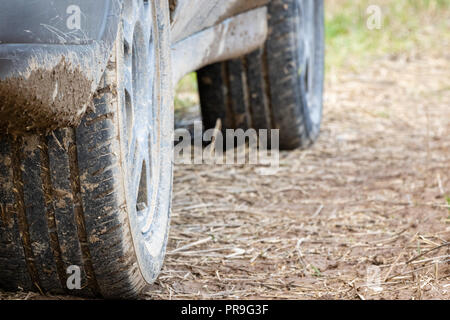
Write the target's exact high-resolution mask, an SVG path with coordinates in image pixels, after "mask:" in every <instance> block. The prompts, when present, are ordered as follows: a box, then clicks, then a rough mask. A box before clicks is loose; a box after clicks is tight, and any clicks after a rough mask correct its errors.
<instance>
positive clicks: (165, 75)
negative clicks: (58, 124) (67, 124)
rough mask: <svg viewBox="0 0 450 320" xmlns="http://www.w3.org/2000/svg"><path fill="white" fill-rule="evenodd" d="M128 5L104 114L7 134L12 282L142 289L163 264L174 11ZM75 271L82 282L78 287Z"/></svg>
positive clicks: (104, 90)
mask: <svg viewBox="0 0 450 320" xmlns="http://www.w3.org/2000/svg"><path fill="white" fill-rule="evenodd" d="M124 5H125V7H124V19H123V23H122V25H121V28H120V31H119V34H118V38H117V40H116V44H115V48H114V51H113V53H112V56H111V59H110V62H109V64H108V66H107V70H106V71H105V75H104V77H103V80H102V82H101V84H100V87H99V89H98V91H97V94H96V97H95V99H94V101H93V106H94V109H95V111H93V112H90V113H88V114H86V115H85V116H84V118H83V120H82V122H81V124H80V125H79V126H78V127H76V128H66V129H60V130H56V131H54V132H52V133H50V134H49V135H43V134H35V135H32V136H27V137H10V136H3V137H0V182H1V184H0V208H1V211H0V213H1V215H0V287H1V288H4V289H7V290H18V289H24V290H34V291H39V292H41V293H47V292H48V293H53V294H59V293H67V294H72V295H81V296H89V297H105V298H131V297H136V296H138V295H139V294H140V293H141V291H142V290H143V288H144V287H146V285H148V284H149V283H152V282H153V281H154V280H155V279H156V277H157V275H158V273H159V271H160V269H161V266H162V262H163V258H164V253H165V247H166V242H167V236H168V229H169V216H170V201H171V192H172V130H173V109H172V102H173V101H172V90H171V79H170V74H171V72H170V58H169V57H170V54H169V47H170V46H169V36H168V30H169V27H170V24H169V8H168V2H167V0H155V1H148V2H144V1H137V0H129V1H126V2H125V4H124ZM149 84H151V85H149ZM74 267H75V269H74ZM76 268H78V270H80V275H81V288H80V289H79V290H78V289H76V288H75V289H74V288H73V287H71V286H70V285H69V286H68V284H69V283H70V282H72V284H76V281H74V278H71V275H72V274H71V272H74V274H76ZM68 272H69V273H68ZM72 289H74V290H72Z"/></svg>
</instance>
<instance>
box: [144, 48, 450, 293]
mask: <svg viewBox="0 0 450 320" xmlns="http://www.w3.org/2000/svg"><path fill="white" fill-rule="evenodd" d="M448 70H450V56H448V55H447V56H439V55H436V56H434V57H433V55H431V54H430V55H427V57H424V56H420V55H412V56H411V55H410V56H406V55H404V56H398V57H395V58H385V59H381V60H378V61H374V62H373V64H372V65H371V66H368V68H367V69H366V71H365V72H364V73H363V74H345V73H342V74H340V75H331V76H330V77H329V80H328V82H327V90H326V102H325V119H324V124H323V133H322V136H321V138H320V140H319V142H318V143H317V144H316V145H315V146H314V147H313V148H312V149H310V150H306V151H294V152H290V153H283V154H282V157H281V158H282V160H281V161H282V164H281V169H280V171H279V172H278V174H277V175H275V176H261V175H259V174H258V173H257V172H258V171H257V168H255V167H251V166H242V167H221V166H218V167H217V166H216V167H213V166H207V165H204V166H179V167H177V168H176V169H175V196H174V207H173V219H172V229H171V236H170V243H169V248H168V251H169V254H168V256H167V259H166V263H165V266H164V270H163V272H162V274H161V276H160V278H159V280H158V282H157V283H156V284H155V285H154V286H153V287H152V288H151V290H150V291H149V298H153V299H181V298H183V299H184V298H189V299H197V298H198V299H222V298H227V299H235V298H242V299H247V298H257V299H262V298H269V299H285V298H290V299H317V298H319V299H382V298H389V299H431V298H436V299H448V298H450V267H449V261H450V260H449V259H450V247H449V245H448V241H449V240H450V207H449V204H448V203H447V202H446V196H448V195H450V117H449V111H450V77H448ZM374 267H377V268H379V269H374ZM378 271H379V279H380V281H381V283H380V287H381V289H379V288H372V287H370V286H368V285H367V277H368V275H369V276H370V275H371V274H373V273H374V272H375V274H376V272H378Z"/></svg>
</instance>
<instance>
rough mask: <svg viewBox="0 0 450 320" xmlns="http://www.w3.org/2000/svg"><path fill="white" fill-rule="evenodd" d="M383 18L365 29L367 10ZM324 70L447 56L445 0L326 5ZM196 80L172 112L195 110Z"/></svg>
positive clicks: (182, 88)
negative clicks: (383, 59)
mask: <svg viewBox="0 0 450 320" xmlns="http://www.w3.org/2000/svg"><path fill="white" fill-rule="evenodd" d="M370 5H377V6H379V7H380V9H381V12H382V26H381V28H380V29H379V30H377V29H374V30H369V28H367V19H368V14H367V12H366V11H367V8H368V7H369V6H370ZM325 7H326V9H325V23H326V70H327V73H332V72H340V71H342V70H346V71H354V72H361V71H363V70H364V67H365V66H366V65H367V64H368V63H370V62H371V61H373V59H377V58H380V57H383V56H386V55H392V56H395V55H400V54H402V53H419V54H436V55H439V54H448V53H449V52H450V0H325ZM196 91H197V80H196V74H195V73H191V74H189V75H187V76H186V77H184V78H183V79H182V80H181V81H180V83H179V84H178V86H177V96H176V98H175V107H176V109H177V110H179V109H183V108H186V107H190V106H192V105H195V104H198V97H197V95H196V94H195V93H196Z"/></svg>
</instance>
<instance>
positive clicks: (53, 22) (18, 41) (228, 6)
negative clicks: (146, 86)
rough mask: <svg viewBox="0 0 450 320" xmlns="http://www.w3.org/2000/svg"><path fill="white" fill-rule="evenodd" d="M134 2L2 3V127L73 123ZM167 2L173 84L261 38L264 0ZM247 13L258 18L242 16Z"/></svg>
mask: <svg viewBox="0 0 450 320" xmlns="http://www.w3.org/2000/svg"><path fill="white" fill-rule="evenodd" d="M132 1H138V0H96V1H92V0H40V1H29V0H3V1H2V11H1V12H0V131H6V132H8V133H18V134H22V133H26V132H34V131H42V130H45V131H50V130H53V129H56V128H60V127H65V126H69V125H76V124H77V123H78V122H79V121H80V119H81V117H82V116H83V114H84V113H85V112H86V110H87V109H88V107H89V105H90V103H91V101H92V96H93V94H94V93H95V91H96V90H97V89H98V87H99V82H100V80H101V78H102V75H103V73H104V70H105V68H106V64H107V62H108V59H109V56H110V53H111V50H112V47H113V45H114V42H115V40H116V37H117V30H118V26H119V23H120V21H121V18H122V16H126V14H127V7H130V3H131V2H132ZM139 1H140V0H139ZM167 1H169V2H170V3H171V4H172V23H171V32H172V37H171V43H172V48H173V49H175V50H178V54H173V55H172V57H173V59H174V60H175V61H174V65H175V66H178V67H177V68H174V72H173V73H174V76H173V79H174V81H177V80H178V79H179V78H180V77H181V76H182V75H183V74H185V73H186V72H190V71H195V70H196V68H198V67H201V66H205V65H207V64H210V63H213V62H218V61H219V60H220V59H223V60H224V59H230V58H233V57H236V56H238V55H242V54H245V53H248V52H250V50H254V49H255V48H256V47H257V46H260V45H262V44H263V43H264V41H265V37H266V34H267V30H266V27H265V23H266V21H265V20H266V16H265V15H266V13H263V12H262V11H261V10H260V11H258V10H259V8H261V7H263V6H265V5H266V4H267V2H268V1H269V0H167ZM250 11H255V12H254V13H251V14H253V15H254V16H255V17H257V18H258V19H261V20H263V23H261V21H254V19H253V20H252V19H242V16H240V15H243V14H247V13H249V12H250ZM256 11H258V13H256ZM264 12H265V11H264ZM77 14H79V16H78V20H77ZM249 14H250V13H249ZM77 23H78V24H79V26H77ZM237 27H239V32H238V34H235V31H236V30H237V29H236V28H237ZM246 28H247V30H250V33H249V34H246ZM248 35H250V36H248ZM214 40H216V41H214ZM218 44H219V45H218ZM173 52H174V51H173Z"/></svg>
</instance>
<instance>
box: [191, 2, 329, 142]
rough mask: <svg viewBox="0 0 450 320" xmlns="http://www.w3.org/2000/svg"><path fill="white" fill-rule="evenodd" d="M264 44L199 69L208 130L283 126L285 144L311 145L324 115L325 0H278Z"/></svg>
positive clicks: (271, 8)
mask: <svg viewBox="0 0 450 320" xmlns="http://www.w3.org/2000/svg"><path fill="white" fill-rule="evenodd" d="M268 16H269V21H268V24H269V36H268V39H267V42H266V45H265V46H264V48H261V49H259V50H257V51H255V52H253V53H251V54H249V55H247V56H245V57H242V58H238V59H233V60H229V61H226V62H222V63H217V64H214V65H211V66H208V67H205V68H203V69H201V70H199V71H198V84H199V91H200V104H201V109H202V116H203V123H204V126H205V128H206V129H210V128H214V127H215V125H216V121H217V119H221V120H222V125H223V128H224V129H227V128H230V129H237V128H242V129H249V128H254V129H280V148H281V149H294V148H298V147H308V146H310V145H311V144H312V143H313V142H314V141H315V140H316V139H317V137H318V135H319V131H320V124H321V119H322V96H323V79H324V5H323V0H272V1H271V2H270V3H269V5H268Z"/></svg>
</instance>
